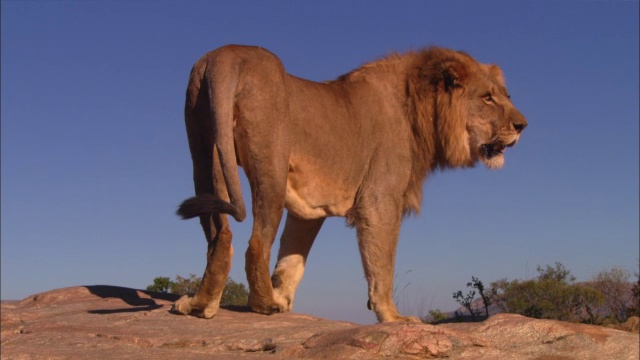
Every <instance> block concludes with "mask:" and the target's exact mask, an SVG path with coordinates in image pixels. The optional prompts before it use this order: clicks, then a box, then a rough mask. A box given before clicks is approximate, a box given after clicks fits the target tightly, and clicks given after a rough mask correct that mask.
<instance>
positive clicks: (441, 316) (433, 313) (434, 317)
mask: <svg viewBox="0 0 640 360" xmlns="http://www.w3.org/2000/svg"><path fill="white" fill-rule="evenodd" d="M448 318H449V315H448V314H447V313H443V312H442V311H440V309H435V310H429V321H427V320H426V319H423V321H424V322H429V323H431V324H436V323H438V322H439V321H442V320H447V319H448Z"/></svg>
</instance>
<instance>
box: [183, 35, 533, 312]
mask: <svg viewBox="0 0 640 360" xmlns="http://www.w3.org/2000/svg"><path fill="white" fill-rule="evenodd" d="M185 122H186V126H187V134H188V137H189V145H190V149H191V155H192V159H193V165H194V183H195V188H196V197H194V198H191V199H188V200H186V201H185V202H184V203H183V204H182V205H181V206H180V208H179V210H178V214H179V215H180V216H182V217H183V218H191V217H196V216H199V217H200V221H201V224H202V226H203V229H204V232H205V236H206V237H207V240H208V242H209V251H208V255H207V268H206V270H205V274H204V276H203V281H202V284H201V286H200V289H199V291H198V293H197V294H196V295H195V296H194V297H193V298H190V297H184V298H182V299H180V300H179V301H177V302H176V304H175V305H174V310H175V311H176V312H179V313H184V314H188V313H191V312H198V311H201V312H203V315H204V316H205V317H211V316H214V315H215V313H216V311H217V309H218V304H219V300H220V295H221V293H222V289H223V287H224V280H226V277H227V275H228V272H229V269H230V266H231V264H230V259H231V254H232V251H233V250H232V248H231V231H230V230H229V224H228V221H227V217H226V214H231V215H232V216H234V218H235V219H236V220H238V221H242V220H243V219H244V217H245V214H246V210H245V206H244V202H243V199H242V194H241V189H240V181H239V177H238V170H237V165H238V164H239V165H240V166H242V167H243V169H244V170H245V173H246V175H247V178H248V179H249V183H250V185H251V194H252V199H253V209H252V211H253V216H254V224H253V233H252V235H251V239H250V240H249V248H248V250H247V252H246V262H245V270H246V272H247V279H248V282H249V288H250V296H249V305H250V306H251V307H252V309H253V310H254V311H257V312H261V313H266V314H271V313H273V312H280V311H288V310H291V308H292V305H293V299H294V295H295V291H296V288H297V286H298V284H299V282H300V280H301V279H302V275H303V273H304V266H305V262H306V258H307V255H308V253H309V250H310V248H311V246H312V244H313V241H314V239H315V236H316V234H317V233H318V231H319V230H320V227H321V226H322V223H323V220H324V218H325V217H327V216H343V217H346V218H347V221H348V223H349V224H350V225H353V226H355V228H356V230H357V233H358V245H359V248H360V254H361V256H362V262H363V267H364V271H365V277H366V278H367V281H368V283H369V305H370V308H371V309H373V310H374V311H375V312H376V315H377V317H378V320H379V321H381V322H383V321H416V320H417V319H416V318H413V317H404V316H401V315H400V314H399V313H398V311H397V309H396V307H395V305H394V303H393V300H392V288H393V269H394V261H395V251H396V244H397V240H398V234H399V230H400V224H401V221H402V217H403V215H405V214H408V213H412V212H418V211H419V209H420V204H421V202H422V182H423V181H424V179H425V177H426V176H427V175H428V174H429V173H430V172H433V171H435V170H436V169H445V168H456V167H470V166H473V165H474V164H475V163H476V162H477V161H482V162H484V163H485V165H487V166H488V167H489V168H499V167H501V166H502V164H503V161H504V157H503V152H504V149H505V147H506V146H512V145H514V144H515V143H516V142H517V140H518V139H519V136H520V133H521V131H522V130H523V129H524V127H525V126H526V125H527V122H526V120H525V118H524V117H523V116H522V114H520V112H518V111H517V110H516V109H515V108H514V107H513V105H512V104H511V101H510V100H509V96H508V94H507V91H506V88H505V87H504V79H503V76H502V72H501V71H500V69H499V68H498V67H497V66H495V65H483V64H479V63H478V62H476V61H475V60H474V59H473V58H471V57H470V56H469V55H467V54H465V53H462V52H456V51H452V50H447V49H442V48H429V49H426V50H422V51H417V52H409V53H406V54H393V55H390V56H388V57H386V58H383V59H381V60H378V61H374V62H372V63H369V64H366V65H364V66H362V67H360V68H359V69H356V70H354V71H352V72H350V73H348V74H345V75H343V76H341V77H339V78H337V79H336V80H334V81H330V82H327V83H315V82H311V81H307V80H304V79H300V78H297V77H295V76H292V75H289V74H287V73H286V72H285V71H284V67H283V66H282V63H281V62H280V60H279V59H278V58H277V57H276V56H275V55H273V54H271V53H270V52H268V51H266V50H264V49H261V48H256V47H244V46H225V47H222V48H220V49H217V50H215V51H212V52H210V53H208V54H206V55H205V56H204V57H202V58H201V59H200V60H199V61H198V62H197V63H196V64H195V65H194V67H193V70H192V72H191V77H190V79H189V86H188V88H187V100H186V105H185ZM284 208H287V210H288V213H287V221H286V226H285V229H284V232H283V234H282V238H281V244H280V251H279V254H278V263H277V265H276V269H275V270H274V273H273V276H272V277H271V278H270V277H269V268H268V267H269V259H270V253H271V245H272V244H273V241H274V237H275V235H276V231H277V229H278V225H279V222H280V221H281V217H282V214H283V210H284Z"/></svg>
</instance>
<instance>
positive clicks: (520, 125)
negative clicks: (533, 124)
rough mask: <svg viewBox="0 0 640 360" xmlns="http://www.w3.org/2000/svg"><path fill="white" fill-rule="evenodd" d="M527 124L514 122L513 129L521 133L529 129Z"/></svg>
mask: <svg viewBox="0 0 640 360" xmlns="http://www.w3.org/2000/svg"><path fill="white" fill-rule="evenodd" d="M527 125H528V124H527V122H526V121H525V122H514V123H513V128H514V129H515V130H516V132H518V134H519V133H521V132H522V130H524V128H526V127H527Z"/></svg>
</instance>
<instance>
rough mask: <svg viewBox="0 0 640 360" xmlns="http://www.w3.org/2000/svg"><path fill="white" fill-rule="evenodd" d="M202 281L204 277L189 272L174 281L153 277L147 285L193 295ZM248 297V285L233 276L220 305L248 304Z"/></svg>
mask: <svg viewBox="0 0 640 360" xmlns="http://www.w3.org/2000/svg"><path fill="white" fill-rule="evenodd" d="M201 281H202V279H201V278H199V277H197V276H196V275H195V274H189V277H182V276H180V275H176V279H175V281H172V280H171V279H170V278H168V277H163V276H160V277H156V278H155V279H153V284H151V285H149V286H147V290H148V291H156V292H164V293H171V294H178V295H193V294H195V293H196V291H197V290H198V286H200V282H201ZM248 299H249V291H248V290H247V287H246V286H245V285H244V284H242V283H237V282H235V281H233V280H232V279H231V278H228V279H227V284H226V285H225V288H224V290H223V292H222V298H221V299H220V305H221V306H227V305H236V306H244V305H247V301H248Z"/></svg>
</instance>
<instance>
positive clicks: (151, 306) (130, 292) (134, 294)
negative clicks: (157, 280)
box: [86, 285, 180, 314]
mask: <svg viewBox="0 0 640 360" xmlns="http://www.w3.org/2000/svg"><path fill="white" fill-rule="evenodd" d="M86 288H87V289H88V290H89V292H91V294H93V295H96V296H99V297H101V298H104V299H106V298H117V299H120V300H122V301H124V302H125V303H127V304H128V305H131V306H132V307H130V308H118V309H100V310H89V311H88V313H90V314H114V313H127V312H138V311H150V310H155V309H159V308H161V307H162V306H163V305H160V304H158V303H157V302H156V300H165V301H172V302H173V301H176V300H177V299H178V298H180V296H179V295H175V294H167V293H160V292H154V291H145V290H135V289H129V288H124V287H119V286H108V285H93V286H86ZM141 294H143V295H145V296H141Z"/></svg>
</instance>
